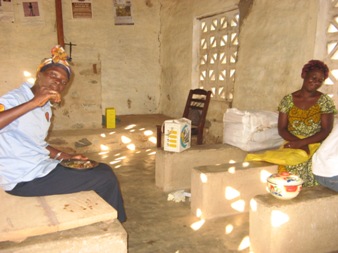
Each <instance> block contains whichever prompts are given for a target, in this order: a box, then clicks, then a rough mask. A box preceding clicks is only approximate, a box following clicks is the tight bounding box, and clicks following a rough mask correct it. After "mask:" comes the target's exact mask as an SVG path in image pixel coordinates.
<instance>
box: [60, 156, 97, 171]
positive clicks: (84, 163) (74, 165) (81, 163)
mask: <svg viewBox="0 0 338 253" xmlns="http://www.w3.org/2000/svg"><path fill="white" fill-rule="evenodd" d="M61 165H62V166H63V167H66V168H69V169H76V170H88V169H93V168H95V167H96V166H98V165H99V163H98V162H96V161H93V160H74V159H71V160H63V161H62V162H61Z"/></svg>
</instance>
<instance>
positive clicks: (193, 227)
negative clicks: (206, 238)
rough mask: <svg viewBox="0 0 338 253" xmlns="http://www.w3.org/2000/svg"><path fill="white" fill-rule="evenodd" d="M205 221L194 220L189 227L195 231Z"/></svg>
mask: <svg viewBox="0 0 338 253" xmlns="http://www.w3.org/2000/svg"><path fill="white" fill-rule="evenodd" d="M204 223H205V220H204V219H201V220H199V221H196V222H194V223H193V224H191V225H190V227H191V228H192V229H193V230H194V231H197V230H199V229H200V228H201V227H202V226H203V225H204Z"/></svg>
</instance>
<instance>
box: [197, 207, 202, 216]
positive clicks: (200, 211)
mask: <svg viewBox="0 0 338 253" xmlns="http://www.w3.org/2000/svg"><path fill="white" fill-rule="evenodd" d="M196 217H198V218H201V217H202V210H201V209H199V208H197V209H196Z"/></svg>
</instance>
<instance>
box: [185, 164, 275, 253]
mask: <svg viewBox="0 0 338 253" xmlns="http://www.w3.org/2000/svg"><path fill="white" fill-rule="evenodd" d="M276 172H277V165H273V164H270V163H266V162H250V163H234V164H230V163H226V164H220V165H208V166H199V167H195V168H194V169H193V171H192V174H191V211H192V213H194V214H195V215H197V216H201V217H202V218H203V219H211V218H216V217H222V216H229V215H233V214H238V213H244V212H249V210H250V200H251V199H252V198H253V197H255V196H256V195H258V194H264V193H266V192H267V190H266V179H267V178H268V177H269V176H270V175H271V174H273V173H276ZM257 252H259V251H257ZM262 252H263V251H262Z"/></svg>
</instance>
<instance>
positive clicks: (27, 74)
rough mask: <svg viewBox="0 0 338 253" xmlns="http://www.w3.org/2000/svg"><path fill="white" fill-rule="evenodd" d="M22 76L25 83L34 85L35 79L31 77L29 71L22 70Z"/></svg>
mask: <svg viewBox="0 0 338 253" xmlns="http://www.w3.org/2000/svg"><path fill="white" fill-rule="evenodd" d="M23 76H24V77H25V78H26V80H27V82H29V83H31V84H34V83H35V78H34V77H32V74H31V73H30V72H29V71H26V70H24V71H23Z"/></svg>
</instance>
